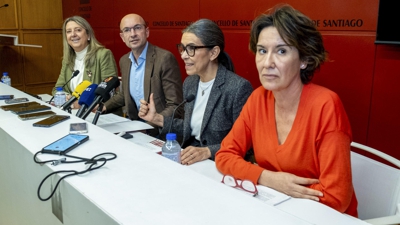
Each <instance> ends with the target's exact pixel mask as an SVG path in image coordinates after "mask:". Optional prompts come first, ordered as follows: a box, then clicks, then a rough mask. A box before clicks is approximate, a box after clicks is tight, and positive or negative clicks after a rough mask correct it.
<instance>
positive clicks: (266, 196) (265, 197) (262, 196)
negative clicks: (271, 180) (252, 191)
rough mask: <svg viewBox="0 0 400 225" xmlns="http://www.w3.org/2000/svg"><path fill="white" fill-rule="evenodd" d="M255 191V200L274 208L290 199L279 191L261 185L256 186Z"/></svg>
mask: <svg viewBox="0 0 400 225" xmlns="http://www.w3.org/2000/svg"><path fill="white" fill-rule="evenodd" d="M257 190H258V195H257V196H256V198H257V199H259V200H261V201H263V202H265V203H267V204H268V205H273V206H275V205H278V204H280V203H282V202H284V201H286V200H289V199H290V196H289V195H286V194H283V193H281V192H279V191H276V190H274V189H272V188H269V187H265V186H262V185H257Z"/></svg>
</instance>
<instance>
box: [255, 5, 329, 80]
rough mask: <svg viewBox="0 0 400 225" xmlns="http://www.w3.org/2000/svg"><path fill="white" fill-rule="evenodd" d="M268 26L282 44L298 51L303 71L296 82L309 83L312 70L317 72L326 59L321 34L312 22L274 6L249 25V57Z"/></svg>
mask: <svg viewBox="0 0 400 225" xmlns="http://www.w3.org/2000/svg"><path fill="white" fill-rule="evenodd" d="M270 26H273V27H275V28H276V29H277V30H278V33H279V35H280V36H281V37H282V39H283V41H284V42H285V43H286V44H288V45H291V46H294V47H296V48H297V49H298V51H299V57H300V60H301V61H305V62H306V63H307V67H306V68H304V69H301V70H300V78H301V81H302V83H303V84H307V83H309V82H310V81H311V80H312V78H313V76H314V72H315V70H317V69H319V68H320V65H321V64H322V63H323V62H324V61H325V60H326V58H327V52H326V51H325V48H324V45H323V40H322V35H321V33H320V32H319V31H318V30H317V28H316V26H315V25H314V23H313V22H312V20H311V19H310V18H308V17H307V16H305V15H304V14H302V13H301V12H300V11H298V10H296V9H294V8H293V7H291V6H290V5H287V4H284V5H277V6H275V7H274V8H272V9H269V10H268V11H267V12H266V13H263V14H261V15H259V16H258V17H257V18H256V19H255V20H254V21H253V23H252V26H251V30H250V44H249V48H250V50H251V51H252V52H253V53H256V51H257V43H258V37H259V35H260V33H261V31H262V30H263V29H264V28H266V27H270Z"/></svg>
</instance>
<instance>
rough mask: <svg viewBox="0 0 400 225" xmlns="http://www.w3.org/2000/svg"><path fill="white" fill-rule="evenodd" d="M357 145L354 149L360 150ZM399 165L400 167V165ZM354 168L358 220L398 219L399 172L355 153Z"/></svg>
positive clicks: (353, 156) (399, 202) (352, 161)
mask: <svg viewBox="0 0 400 225" xmlns="http://www.w3.org/2000/svg"><path fill="white" fill-rule="evenodd" d="M355 144H357V143H355ZM355 144H353V143H352V146H353V147H357V148H360V146H356V145H355ZM358 145H359V144H358ZM364 147H365V146H364ZM360 149H363V148H360ZM363 150H366V151H369V150H368V149H363ZM374 150H375V149H374ZM375 151H377V150H375ZM369 152H371V151H369ZM371 153H374V152H371ZM374 154H375V153H374ZM380 154H385V153H382V152H380ZM376 155H378V154H376ZM392 160H393V159H392ZM395 160H396V159H395ZM397 162H398V163H399V164H398V165H400V161H399V160H397ZM351 166H352V176H353V185H354V189H355V192H356V196H357V200H358V216H359V218H360V219H362V220H366V219H372V218H378V217H385V216H392V215H395V214H396V210H398V208H397V207H400V170H399V169H396V168H393V167H391V166H388V165H385V164H383V163H380V162H378V161H376V160H373V159H371V158H368V157H365V156H363V155H360V154H358V153H355V152H351Z"/></svg>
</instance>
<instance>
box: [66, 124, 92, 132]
mask: <svg viewBox="0 0 400 225" xmlns="http://www.w3.org/2000/svg"><path fill="white" fill-rule="evenodd" d="M87 132H88V125H87V123H71V124H70V125H69V133H70V134H82V133H87Z"/></svg>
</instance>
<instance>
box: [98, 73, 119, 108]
mask: <svg viewBox="0 0 400 225" xmlns="http://www.w3.org/2000/svg"><path fill="white" fill-rule="evenodd" d="M117 87H119V79H118V77H108V78H106V79H105V80H104V81H103V82H101V83H100V84H99V86H98V87H97V88H96V91H95V93H96V95H100V96H101V97H102V98H103V102H106V101H107V100H108V99H110V97H111V94H112V92H113V91H114V90H115V89H116V88H117Z"/></svg>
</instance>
